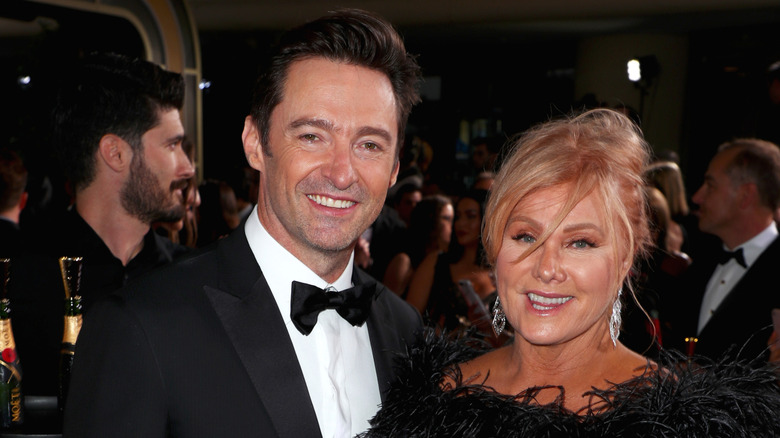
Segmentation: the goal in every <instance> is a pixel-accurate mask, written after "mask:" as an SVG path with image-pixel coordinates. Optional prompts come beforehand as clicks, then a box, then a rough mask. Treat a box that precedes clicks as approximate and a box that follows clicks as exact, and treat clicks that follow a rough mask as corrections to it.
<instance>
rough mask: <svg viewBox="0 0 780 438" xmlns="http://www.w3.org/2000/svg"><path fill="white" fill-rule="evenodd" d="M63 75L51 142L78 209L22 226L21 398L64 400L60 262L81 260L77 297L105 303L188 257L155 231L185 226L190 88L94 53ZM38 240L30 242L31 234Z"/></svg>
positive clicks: (164, 74) (17, 299)
mask: <svg viewBox="0 0 780 438" xmlns="http://www.w3.org/2000/svg"><path fill="white" fill-rule="evenodd" d="M72 67H73V68H67V69H63V72H62V75H61V76H62V81H61V84H59V87H58V90H57V99H56V104H55V106H54V108H53V111H52V114H53V117H52V119H53V120H52V124H53V127H52V128H53V132H52V140H53V143H54V151H55V153H56V155H57V159H58V163H59V165H60V168H61V170H62V172H63V175H64V176H65V177H66V178H67V181H68V183H69V187H70V192H71V195H72V205H71V206H70V207H69V208H67V209H65V208H63V209H62V211H59V212H56V213H52V214H50V215H47V216H46V217H40V218H36V219H35V220H34V221H33V222H32V223H25V224H23V231H24V230H27V231H26V232H25V235H24V237H25V239H26V240H25V242H26V246H27V247H28V249H27V250H26V251H25V253H24V255H23V257H21V258H20V259H18V260H17V262H14V263H13V264H12V267H11V275H12V276H13V281H12V282H11V285H10V288H11V290H10V294H11V302H12V303H13V312H14V314H13V323H14V335H15V336H16V343H17V349H18V352H19V355H20V357H23V358H24V359H23V363H24V365H23V366H24V371H25V376H24V381H25V392H26V394H30V395H48V396H53V395H56V394H57V391H58V369H59V357H60V349H61V344H62V335H63V333H62V330H63V319H62V318H63V302H64V301H63V300H64V298H65V292H64V289H63V282H62V276H61V273H60V267H59V262H58V259H59V257H63V256H69V257H82V258H83V265H82V269H81V281H80V289H79V291H78V292H79V295H80V296H81V298H82V304H83V312H84V315H85V316H88V315H89V312H90V310H91V306H92V304H93V303H94V302H95V301H97V300H98V299H99V298H100V297H102V296H106V295H108V294H110V293H111V292H114V291H115V290H117V289H119V288H120V287H122V286H123V285H124V284H125V283H126V282H127V281H128V280H129V279H132V278H135V277H138V276H140V275H142V274H144V273H146V272H149V271H150V270H152V269H155V268H157V267H160V266H162V265H164V264H167V263H170V262H171V261H173V259H174V258H176V257H177V256H178V255H180V254H183V253H185V252H186V248H185V247H183V246H181V245H175V244H173V243H172V242H171V241H170V240H169V239H167V238H164V237H162V236H160V235H158V234H156V233H155V232H154V231H153V230H152V229H151V224H152V223H153V222H155V221H159V220H177V219H181V218H182V217H183V216H184V213H185V207H184V199H183V194H182V191H183V189H184V188H185V187H186V185H187V180H188V179H189V178H190V177H192V176H193V175H194V169H193V167H192V164H191V163H190V161H189V158H188V157H187V154H186V153H185V152H184V151H183V150H182V141H183V139H184V127H183V126H182V122H181V118H180V114H179V111H180V109H181V108H182V105H183V101H184V90H185V89H184V78H183V77H182V76H181V75H180V74H178V73H174V72H170V71H166V70H164V69H163V68H161V67H160V66H158V65H156V64H153V63H151V62H148V61H145V60H141V59H135V58H131V57H128V56H124V55H118V54H108V53H95V54H90V55H87V56H85V57H84V58H83V59H80V60H78V61H77V62H76V64H75V65H73V66H72ZM33 231H34V232H33Z"/></svg>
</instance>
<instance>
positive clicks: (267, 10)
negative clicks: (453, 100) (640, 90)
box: [188, 0, 780, 34]
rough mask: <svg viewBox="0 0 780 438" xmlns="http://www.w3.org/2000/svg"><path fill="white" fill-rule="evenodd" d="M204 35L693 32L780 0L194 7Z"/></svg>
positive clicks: (244, 1)
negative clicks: (391, 30) (348, 19)
mask: <svg viewBox="0 0 780 438" xmlns="http://www.w3.org/2000/svg"><path fill="white" fill-rule="evenodd" d="M188 4H189V5H190V9H191V11H192V14H193V17H194V19H195V22H196V24H197V26H198V29H199V30H201V31H224V30H282V29H287V28H289V27H292V26H294V25H296V24H299V23H301V22H303V21H306V20H310V19H313V18H316V17H318V16H320V15H322V14H323V13H324V12H327V11H328V10H330V9H333V8H336V7H356V8H362V9H367V10H372V11H374V12H377V13H379V14H382V15H383V16H385V17H386V18H388V19H389V20H390V21H392V22H393V23H394V24H395V25H396V26H398V27H402V28H410V29H418V30H421V31H422V30H424V29H426V28H430V29H436V30H437V31H439V30H444V29H447V30H449V33H460V32H463V31H472V32H477V34H479V33H480V32H501V33H507V34H511V33H526V34H527V33H559V32H578V33H582V32H594V31H598V32H604V31H605V30H606V31H615V32H625V31H629V30H637V29H638V30H648V31H653V30H659V29H664V30H668V29H672V30H674V29H675V28H678V29H681V30H689V29H690V28H692V27H696V26H712V25H723V24H725V23H733V24H739V23H740V22H755V21H760V20H767V19H772V18H776V16H775V17H772V16H771V14H770V17H767V15H766V14H764V13H762V12H763V11H764V10H766V9H780V1H778V0H634V1H624V0H586V1H582V0H481V1H475V0H344V1H339V2H327V1H322V0H287V1H283V2H280V1H278V0H188Z"/></svg>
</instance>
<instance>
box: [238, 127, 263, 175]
mask: <svg viewBox="0 0 780 438" xmlns="http://www.w3.org/2000/svg"><path fill="white" fill-rule="evenodd" d="M241 140H242V141H243V143H244V155H246V161H247V162H248V163H249V165H250V166H252V168H253V169H255V170H259V171H260V172H263V171H264V170H265V155H264V154H263V145H262V136H261V135H260V132H259V131H258V129H257V124H256V123H255V121H254V119H253V118H252V116H246V119H244V132H243V133H241Z"/></svg>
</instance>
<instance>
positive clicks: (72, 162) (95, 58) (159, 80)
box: [53, 53, 184, 188]
mask: <svg viewBox="0 0 780 438" xmlns="http://www.w3.org/2000/svg"><path fill="white" fill-rule="evenodd" d="M183 103H184V78H183V77H182V76H181V75H180V74H178V73H173V72H169V71H166V70H164V69H162V68H161V67H159V66H158V65H156V64H153V63H151V62H148V61H144V60H141V59H134V58H130V57H127V56H124V55H118V54H112V53H103V54H100V53H98V54H92V55H89V56H88V57H86V58H84V59H83V60H81V62H80V63H79V65H78V66H77V68H75V69H73V71H72V72H70V74H67V75H66V78H65V80H64V81H63V83H62V84H61V86H60V89H59V92H58V96H57V102H56V105H55V108H54V112H53V123H54V126H53V133H54V136H53V141H54V150H55V151H56V153H57V155H58V158H59V159H60V163H61V165H62V169H63V172H64V173H65V176H66V177H67V178H68V179H69V180H70V182H71V184H73V186H74V187H76V188H83V187H86V186H88V185H89V184H90V183H91V182H92V180H93V179H94V177H95V153H96V151H97V148H98V144H99V142H100V139H101V138H102V137H103V136H104V135H106V134H115V135H117V136H119V137H121V138H122V139H123V140H125V141H126V142H128V143H129V144H130V145H131V146H132V147H133V149H134V150H136V151H138V150H141V137H142V136H143V134H144V133H145V132H147V131H149V130H150V129H152V128H153V127H155V126H156V125H157V124H158V123H159V113H160V111H161V110H169V109H181V108H182V105H183Z"/></svg>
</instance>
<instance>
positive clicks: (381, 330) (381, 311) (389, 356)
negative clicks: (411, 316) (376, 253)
mask: <svg viewBox="0 0 780 438" xmlns="http://www.w3.org/2000/svg"><path fill="white" fill-rule="evenodd" d="M352 277H353V280H352V282H353V283H354V284H356V285H357V284H360V283H362V284H364V285H365V284H370V283H374V284H375V287H376V288H377V290H376V294H375V295H374V302H373V304H372V305H371V312H370V313H369V315H368V319H367V320H366V324H367V325H368V337H369V339H370V341H371V352H372V355H373V357H374V367H375V369H376V378H377V381H378V383H379V394H380V396H381V397H382V401H383V402H384V401H385V395H386V393H387V391H388V390H389V389H390V384H391V383H392V381H393V378H394V375H395V373H394V372H393V362H394V360H395V357H396V356H397V353H398V352H402V351H403V350H402V348H403V346H402V345H401V344H400V343H399V341H398V337H399V334H398V328H397V327H396V326H395V324H394V321H391V320H390V318H391V315H392V314H393V312H392V311H391V309H389V308H388V305H387V301H386V300H385V299H383V297H382V295H383V294H386V293H390V292H389V291H388V289H387V288H386V287H384V286H383V285H381V284H379V283H377V281H376V280H374V279H373V277H371V276H369V275H368V274H366V273H364V272H362V271H360V270H358V269H357V268H356V269H355V271H354V273H353V276H352Z"/></svg>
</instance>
